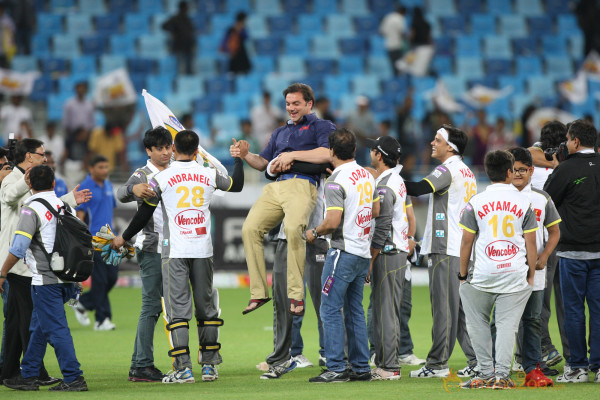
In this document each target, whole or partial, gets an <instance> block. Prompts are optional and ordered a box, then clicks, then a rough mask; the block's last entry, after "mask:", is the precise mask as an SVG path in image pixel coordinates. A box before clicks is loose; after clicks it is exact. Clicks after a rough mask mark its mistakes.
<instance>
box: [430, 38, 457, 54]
mask: <svg viewBox="0 0 600 400" xmlns="http://www.w3.org/2000/svg"><path fill="white" fill-rule="evenodd" d="M452 42H453V40H452V38H450V37H447V36H440V37H436V38H434V39H433V43H434V46H435V55H436V57H437V56H440V55H441V56H454V51H453V50H452V49H453V45H452ZM433 59H434V60H435V57H434V58H433Z"/></svg>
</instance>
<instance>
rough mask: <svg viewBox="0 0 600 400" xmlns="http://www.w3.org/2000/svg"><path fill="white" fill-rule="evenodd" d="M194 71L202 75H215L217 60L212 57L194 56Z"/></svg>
mask: <svg viewBox="0 0 600 400" xmlns="http://www.w3.org/2000/svg"><path fill="white" fill-rule="evenodd" d="M200 54H201V53H200ZM196 71H197V72H198V73H199V74H201V75H202V76H206V77H208V76H215V75H217V62H216V60H215V59H214V58H213V57H198V58H196Z"/></svg>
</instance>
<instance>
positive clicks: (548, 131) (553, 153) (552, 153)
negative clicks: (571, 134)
mask: <svg viewBox="0 0 600 400" xmlns="http://www.w3.org/2000/svg"><path fill="white" fill-rule="evenodd" d="M566 140H567V127H566V126H565V125H564V124H563V123H561V122H559V121H551V122H548V123H546V124H545V125H544V126H543V127H542V131H541V134H540V141H539V142H537V143H534V145H533V146H532V147H530V148H529V152H530V153H531V157H532V159H533V164H534V166H535V169H534V171H533V175H532V176H531V186H532V187H534V188H535V189H539V190H542V189H543V188H544V184H545V183H546V180H547V179H548V176H550V174H551V173H552V171H554V168H556V166H557V165H558V164H559V162H560V161H561V160H562V161H564V159H565V158H566V156H567V155H568V152H567V151H566V146H565V143H566ZM565 153H566V154H565ZM544 237H545V238H544V240H547V238H548V233H547V232H544ZM546 265H547V268H546V288H545V289H544V306H543V309H542V356H543V358H544V361H545V362H546V364H547V365H548V366H553V365H556V364H558V363H559V362H561V361H562V359H563V357H562V356H561V354H560V353H559V352H558V350H557V349H556V347H555V346H554V344H553V343H552V338H551V337H550V330H549V329H548V323H549V321H550V315H551V310H550V302H551V298H552V289H553V288H554V306H555V312H556V320H557V322H558V330H559V332H560V341H561V344H562V349H563V355H564V357H565V358H566V359H568V358H569V355H570V354H569V342H568V341H567V336H566V335H565V328H564V320H565V309H564V306H563V300H562V294H561V291H560V279H559V273H558V258H557V257H556V250H555V251H553V252H552V254H551V255H550V257H549V258H548V262H547V264H546Z"/></svg>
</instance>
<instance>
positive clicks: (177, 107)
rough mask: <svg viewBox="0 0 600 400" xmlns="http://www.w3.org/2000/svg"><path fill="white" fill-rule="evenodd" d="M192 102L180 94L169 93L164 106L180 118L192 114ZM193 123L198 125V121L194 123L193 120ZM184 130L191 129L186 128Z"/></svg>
mask: <svg viewBox="0 0 600 400" xmlns="http://www.w3.org/2000/svg"><path fill="white" fill-rule="evenodd" d="M150 94H152V93H150ZM192 100H193V98H189V97H187V96H184V95H182V94H181V93H177V92H171V93H170V94H168V95H167V97H165V104H166V105H167V106H168V107H169V109H170V110H171V111H173V113H174V114H175V115H177V116H180V115H183V114H188V113H191V112H192ZM194 123H195V124H196V125H198V121H196V119H195V118H194ZM186 128H192V127H188V126H186Z"/></svg>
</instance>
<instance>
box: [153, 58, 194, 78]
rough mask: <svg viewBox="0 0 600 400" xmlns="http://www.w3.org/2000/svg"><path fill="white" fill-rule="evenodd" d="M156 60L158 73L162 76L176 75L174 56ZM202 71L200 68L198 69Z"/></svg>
mask: <svg viewBox="0 0 600 400" xmlns="http://www.w3.org/2000/svg"><path fill="white" fill-rule="evenodd" d="M157 61H158V64H157V65H158V74H159V75H164V76H175V75H177V72H178V70H177V60H176V59H175V57H165V58H161V59H160V60H157ZM199 71H200V72H202V71H201V70H199Z"/></svg>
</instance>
